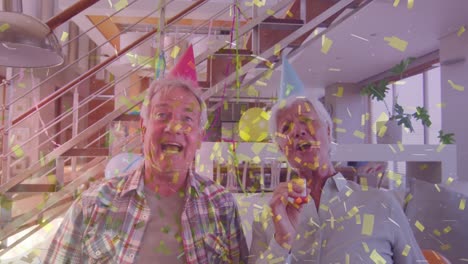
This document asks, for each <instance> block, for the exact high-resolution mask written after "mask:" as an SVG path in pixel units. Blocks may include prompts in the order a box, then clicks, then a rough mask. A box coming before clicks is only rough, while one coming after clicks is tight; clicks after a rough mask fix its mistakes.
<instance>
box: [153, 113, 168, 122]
mask: <svg viewBox="0 0 468 264" xmlns="http://www.w3.org/2000/svg"><path fill="white" fill-rule="evenodd" d="M166 117H167V114H166V113H155V114H154V119H156V120H164V119H166Z"/></svg>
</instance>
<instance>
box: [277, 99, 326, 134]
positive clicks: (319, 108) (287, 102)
mask: <svg viewBox="0 0 468 264" xmlns="http://www.w3.org/2000/svg"><path fill="white" fill-rule="evenodd" d="M301 101H302V102H308V103H310V104H311V105H312V108H314V110H315V112H316V113H317V115H318V117H319V119H320V120H321V121H323V122H325V124H326V125H327V126H328V127H329V128H330V139H331V140H330V141H333V133H332V131H333V122H332V119H331V117H330V115H329V114H328V111H327V109H326V108H325V106H324V105H323V104H322V102H320V101H319V99H318V98H317V97H315V96H309V97H305V96H297V97H296V96H289V97H287V98H286V99H281V100H279V101H278V102H276V103H275V104H274V105H273V107H272V108H271V115H270V122H269V125H270V135H271V136H272V138H273V140H274V141H275V142H276V130H277V122H278V113H279V111H280V110H282V109H286V108H288V107H290V106H291V105H293V104H294V103H296V102H301Z"/></svg>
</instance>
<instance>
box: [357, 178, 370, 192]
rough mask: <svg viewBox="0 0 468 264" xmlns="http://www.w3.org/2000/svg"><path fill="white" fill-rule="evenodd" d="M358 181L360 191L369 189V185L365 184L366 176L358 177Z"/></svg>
mask: <svg viewBox="0 0 468 264" xmlns="http://www.w3.org/2000/svg"><path fill="white" fill-rule="evenodd" d="M359 181H360V185H361V188H362V191H363V192H366V191H368V190H369V186H368V185H367V178H366V177H360V179H359Z"/></svg>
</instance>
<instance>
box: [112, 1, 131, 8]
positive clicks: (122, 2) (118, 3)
mask: <svg viewBox="0 0 468 264" xmlns="http://www.w3.org/2000/svg"><path fill="white" fill-rule="evenodd" d="M127 5H128V2H127V0H120V1H119V2H117V3H116V4H115V5H114V8H115V10H116V11H120V10H122V9H123V8H125V7H126V6H127Z"/></svg>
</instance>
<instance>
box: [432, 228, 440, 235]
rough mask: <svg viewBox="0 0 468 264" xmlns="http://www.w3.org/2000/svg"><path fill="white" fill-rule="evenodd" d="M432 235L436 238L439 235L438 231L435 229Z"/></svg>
mask: <svg viewBox="0 0 468 264" xmlns="http://www.w3.org/2000/svg"><path fill="white" fill-rule="evenodd" d="M433 233H434V235H436V236H440V235H441V233H440V231H439V230H437V229H434V231H433Z"/></svg>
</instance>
